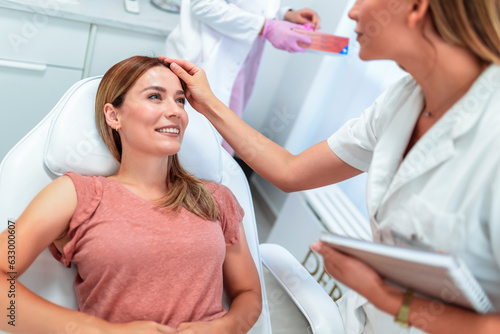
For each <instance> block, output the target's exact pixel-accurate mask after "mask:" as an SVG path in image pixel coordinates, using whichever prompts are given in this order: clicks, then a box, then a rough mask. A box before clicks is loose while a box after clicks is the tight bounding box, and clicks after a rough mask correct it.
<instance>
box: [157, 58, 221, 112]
mask: <svg viewBox="0 0 500 334" xmlns="http://www.w3.org/2000/svg"><path fill="white" fill-rule="evenodd" d="M158 58H159V59H160V60H162V61H164V62H165V63H167V64H170V69H171V70H172V72H174V73H175V74H176V75H177V76H178V77H179V78H180V79H181V80H182V81H184V83H185V84H186V91H185V92H184V93H185V95H186V98H187V100H188V102H189V104H190V105H191V106H192V107H193V108H194V109H195V110H196V111H198V112H199V113H201V114H203V115H204V111H205V108H206V106H208V105H211V104H215V103H217V102H220V101H219V100H218V99H217V97H216V96H215V95H214V93H213V92H212V89H211V88H210V85H209V83H208V79H207V75H206V74H205V71H204V70H203V69H201V68H200V67H198V66H196V65H194V64H193V63H191V62H189V61H187V60H184V59H171V58H167V57H164V56H160V57H158Z"/></svg>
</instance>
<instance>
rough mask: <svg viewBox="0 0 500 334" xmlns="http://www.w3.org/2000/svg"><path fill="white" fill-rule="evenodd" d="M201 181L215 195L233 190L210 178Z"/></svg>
mask: <svg viewBox="0 0 500 334" xmlns="http://www.w3.org/2000/svg"><path fill="white" fill-rule="evenodd" d="M201 182H202V183H203V185H204V186H205V187H206V188H207V190H208V191H209V192H210V194H212V196H214V197H215V196H220V194H224V193H228V192H229V193H230V192H231V190H230V189H229V188H228V187H226V186H225V185H223V184H220V183H217V182H214V181H209V180H201Z"/></svg>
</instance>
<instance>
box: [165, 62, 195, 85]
mask: <svg viewBox="0 0 500 334" xmlns="http://www.w3.org/2000/svg"><path fill="white" fill-rule="evenodd" d="M170 69H171V70H172V72H174V74H175V75H177V76H178V77H179V78H180V79H181V80H182V81H184V82H185V83H188V82H189V79H190V78H191V76H190V75H189V74H188V73H187V72H186V70H184V69H183V68H182V67H181V66H179V65H178V64H176V63H170Z"/></svg>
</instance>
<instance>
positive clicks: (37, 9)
mask: <svg viewBox="0 0 500 334" xmlns="http://www.w3.org/2000/svg"><path fill="white" fill-rule="evenodd" d="M138 1H139V7H140V14H132V13H129V12H127V11H125V6H124V4H123V0H19V1H11V0H0V7H5V8H11V9H16V10H21V11H25V12H29V13H33V14H34V15H37V14H38V15H48V16H53V17H60V18H65V19H69V20H73V21H79V22H86V23H93V24H97V25H101V26H108V27H113V28H119V29H126V30H133V31H137V32H144V33H147V34H153V35H160V36H166V35H168V34H169V33H170V31H172V29H173V28H174V27H175V26H176V25H177V23H178V21H179V14H175V13H169V12H165V11H162V10H159V9H158V8H156V7H154V6H153V5H152V4H151V2H150V1H149V0H138Z"/></svg>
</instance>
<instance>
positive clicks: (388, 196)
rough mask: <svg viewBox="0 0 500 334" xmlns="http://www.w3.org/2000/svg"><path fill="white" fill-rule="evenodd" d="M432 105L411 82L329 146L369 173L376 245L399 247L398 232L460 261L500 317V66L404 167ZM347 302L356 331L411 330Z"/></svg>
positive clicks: (353, 298)
mask: <svg viewBox="0 0 500 334" xmlns="http://www.w3.org/2000/svg"><path fill="white" fill-rule="evenodd" d="M422 107H423V94H422V91H421V89H420V87H419V86H418V85H417V83H416V82H415V81H414V80H413V79H412V78H411V77H409V76H408V77H405V78H403V79H401V80H400V81H398V82H397V83H395V84H394V85H392V86H391V87H390V88H389V89H388V90H387V91H386V92H385V93H384V94H383V95H382V96H381V97H380V98H379V99H377V101H376V102H375V103H374V104H373V105H372V106H371V107H369V108H368V109H367V110H365V111H364V112H363V114H362V115H361V117H360V118H358V119H355V120H351V121H349V122H348V123H347V124H345V125H344V126H343V127H342V128H341V129H340V130H339V131H338V132H337V133H335V134H333V135H332V136H331V137H330V138H329V139H328V143H329V145H330V147H331V148H332V150H333V151H334V152H335V154H336V155H338V156H339V157H340V158H341V159H342V160H344V161H346V162H347V163H349V164H350V165H352V166H354V167H356V168H358V169H360V170H363V171H368V181H367V202H368V213H369V217H370V222H371V225H372V231H373V235H374V239H375V240H376V241H381V242H384V243H391V244H392V243H393V240H392V238H391V233H390V231H391V230H394V231H397V232H399V233H401V234H403V235H405V236H407V237H411V236H414V237H416V238H418V240H420V241H422V242H423V243H426V244H428V245H432V246H433V247H434V248H436V249H439V250H442V251H445V252H448V253H452V254H455V255H456V256H458V257H459V258H461V259H463V260H464V261H465V263H466V264H467V266H468V267H469V268H470V269H471V271H472V273H473V274H474V276H475V277H476V279H477V280H478V282H479V283H480V285H481V286H482V287H483V289H484V290H485V291H486V293H487V295H488V296H489V298H490V300H491V301H492V303H493V305H494V306H495V307H496V309H497V311H500V242H498V240H499V237H500V154H498V149H499V147H500V132H499V130H500V66H499V65H490V66H489V67H488V68H487V69H486V70H485V71H484V72H483V73H482V74H481V76H480V77H479V78H478V79H477V80H476V82H475V83H474V85H473V86H472V87H471V89H470V90H469V91H468V92H467V94H466V95H465V96H464V97H463V98H462V99H461V100H460V101H458V102H457V103H456V104H455V105H454V106H453V107H452V108H451V109H450V110H448V111H447V113H446V114H445V115H444V116H443V117H442V118H441V119H440V120H439V121H438V122H436V123H435V124H434V126H433V127H432V128H431V129H429V130H428V131H427V133H425V135H424V136H423V137H422V138H421V139H420V140H419V141H418V142H417V143H416V144H415V146H414V147H413V148H412V149H411V151H410V152H409V153H408V154H407V156H406V157H405V158H404V160H402V156H403V154H404V151H405V149H406V147H407V144H408V142H409V140H410V137H411V134H412V130H413V128H414V125H415V123H416V121H417V118H418V116H419V114H420V112H421V110H422ZM345 297H346V298H345V299H344V298H342V299H344V300H342V299H341V301H340V303H339V305H340V306H341V308H342V310H343V311H342V312H343V313H344V314H343V315H344V320H345V321H346V328H347V333H349V334H351V333H362V332H363V322H365V321H366V322H367V326H366V328H365V329H364V332H363V333H385V334H388V333H407V332H408V330H406V329H402V328H401V327H400V326H398V325H395V324H394V323H393V318H392V317H389V316H387V315H385V314H383V313H381V312H380V311H378V310H376V309H375V308H374V307H373V306H372V305H369V304H366V300H365V299H364V298H362V297H360V296H358V295H356V294H355V293H352V292H351V293H348V294H346V295H345ZM353 311H354V312H353ZM391 329H392V330H393V331H391ZM417 332H420V331H417V330H416V329H411V333H417Z"/></svg>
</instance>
